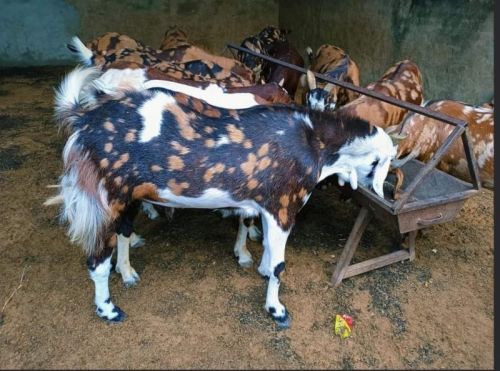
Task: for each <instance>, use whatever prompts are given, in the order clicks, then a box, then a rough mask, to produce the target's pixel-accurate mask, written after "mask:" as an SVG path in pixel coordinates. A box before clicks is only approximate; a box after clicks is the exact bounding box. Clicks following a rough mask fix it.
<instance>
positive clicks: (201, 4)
mask: <svg viewBox="0 0 500 371" xmlns="http://www.w3.org/2000/svg"><path fill="white" fill-rule="evenodd" d="M0 9H1V10H0V25H1V27H2V31H1V32H0V66H30V65H47V64H68V63H74V60H73V59H72V58H71V55H70V54H69V52H68V50H67V49H66V47H65V44H66V42H67V41H68V40H69V39H70V38H71V36H73V35H78V36H79V37H80V38H81V39H82V40H83V41H88V40H90V39H92V38H94V37H96V36H99V35H102V34H103V33H105V32H108V31H116V32H120V33H125V34H127V35H129V36H131V37H134V38H136V39H138V40H140V41H142V42H144V43H146V44H147V45H151V46H159V45H160V43H161V40H162V38H163V34H164V33H165V30H166V29H167V27H168V26H170V25H174V24H177V25H179V26H182V27H183V29H184V30H185V31H186V32H187V33H188V36H189V37H190V39H191V40H192V42H193V43H195V44H196V45H200V46H204V47H206V48H208V49H209V50H211V51H212V52H215V53H221V52H222V51H223V49H224V46H225V44H226V43H227V42H240V41H241V40H242V39H243V38H245V37H246V36H248V35H251V34H255V33H257V32H259V31H260V30H261V29H262V28H264V27H265V26H267V25H269V24H273V25H277V24H278V0H237V1H236V0H102V1H101V0H0ZM226 53H227V52H226Z"/></svg>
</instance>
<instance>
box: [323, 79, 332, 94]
mask: <svg viewBox="0 0 500 371" xmlns="http://www.w3.org/2000/svg"><path fill="white" fill-rule="evenodd" d="M334 86H335V85H334V84H332V83H331V82H329V83H328V84H326V85H325V87H324V88H323V90H324V91H326V92H327V93H330V92H331V91H332V89H333V87H334Z"/></svg>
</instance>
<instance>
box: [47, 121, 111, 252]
mask: <svg viewBox="0 0 500 371" xmlns="http://www.w3.org/2000/svg"><path fill="white" fill-rule="evenodd" d="M78 133H79V132H78V131H76V132H75V133H73V134H72V135H71V136H70V138H69V139H68V141H67V143H66V145H65V147H64V152H63V159H64V168H65V171H64V174H63V176H62V177H61V182H60V191H59V194H58V195H57V196H55V197H52V198H50V199H49V200H47V201H46V202H45V204H46V205H53V204H62V206H61V214H60V219H61V222H63V223H67V224H68V231H67V233H68V236H69V237H70V240H71V242H74V243H77V244H79V245H81V246H82V248H83V250H84V252H85V254H86V255H87V256H96V255H99V253H100V252H101V251H102V250H103V248H104V246H105V243H106V240H107V238H108V237H109V232H110V231H111V226H112V223H113V221H114V219H115V217H113V215H112V212H111V208H110V206H109V203H108V192H107V190H106V188H105V185H104V184H105V183H104V179H103V178H102V176H101V174H100V172H99V169H98V166H97V165H96V164H95V163H94V161H92V160H91V158H90V156H89V154H88V153H86V152H83V150H82V147H81V146H80V145H79V144H78Z"/></svg>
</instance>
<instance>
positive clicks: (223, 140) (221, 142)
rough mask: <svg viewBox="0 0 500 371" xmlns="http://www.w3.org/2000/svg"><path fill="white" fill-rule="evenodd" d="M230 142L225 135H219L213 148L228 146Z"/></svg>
mask: <svg viewBox="0 0 500 371" xmlns="http://www.w3.org/2000/svg"><path fill="white" fill-rule="evenodd" d="M229 143H231V141H230V140H229V138H228V137H227V135H221V136H219V139H217V142H215V147H220V146H223V145H224V144H229Z"/></svg>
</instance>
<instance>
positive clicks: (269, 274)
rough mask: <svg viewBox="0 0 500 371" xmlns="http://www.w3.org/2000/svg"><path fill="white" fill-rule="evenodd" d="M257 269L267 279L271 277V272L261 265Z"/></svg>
mask: <svg viewBox="0 0 500 371" xmlns="http://www.w3.org/2000/svg"><path fill="white" fill-rule="evenodd" d="M257 271H258V272H259V274H260V275H261V276H262V277H264V278H265V279H266V280H268V279H269V277H271V273H270V272H268V271H267V270H266V269H263V268H261V267H259V268H257Z"/></svg>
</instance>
